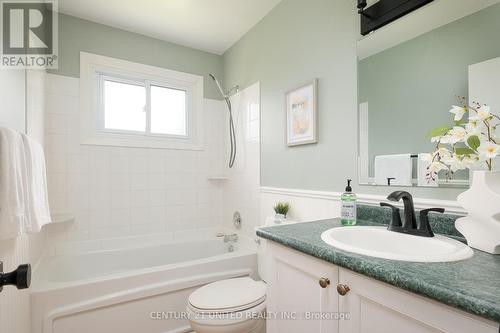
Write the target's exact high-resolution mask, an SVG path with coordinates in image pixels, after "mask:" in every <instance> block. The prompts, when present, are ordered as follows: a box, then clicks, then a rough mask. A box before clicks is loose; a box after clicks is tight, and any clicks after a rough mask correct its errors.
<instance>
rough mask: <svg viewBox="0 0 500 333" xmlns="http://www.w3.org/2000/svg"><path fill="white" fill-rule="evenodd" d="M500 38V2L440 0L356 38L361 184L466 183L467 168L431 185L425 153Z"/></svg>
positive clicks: (499, 52) (498, 53)
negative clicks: (435, 130)
mask: <svg viewBox="0 0 500 333" xmlns="http://www.w3.org/2000/svg"><path fill="white" fill-rule="evenodd" d="M499 35H500V3H499V1H498V0H497V1H492V0H490V1H487V0H477V1H459V2H457V1H455V0H451V1H450V0H436V1H434V2H432V3H431V4H429V5H427V6H425V7H423V8H421V9H419V10H417V11H415V12H414V13H412V14H410V15H408V16H405V17H403V18H401V19H400V20H398V21H396V22H394V23H392V24H390V25H388V26H386V27H384V28H382V29H380V30H378V31H376V32H375V33H373V34H371V35H368V36H366V37H364V38H362V39H360V40H359V41H358V105H359V110H358V112H359V113H358V119H359V128H358V134H359V153H358V175H359V183H360V184H363V185H386V186H387V185H388V184H390V185H392V186H428V187H436V186H440V187H450V186H453V187H468V185H469V172H468V171H466V170H462V171H458V172H456V173H455V174H454V175H453V177H452V178H451V179H447V177H446V176H445V175H444V174H443V173H440V174H439V177H438V179H437V181H436V182H429V181H428V180H427V179H426V177H425V175H426V173H427V165H426V163H425V162H423V161H419V154H422V153H430V152H432V151H433V150H434V148H435V143H432V142H431V141H430V138H429V137H428V136H427V134H428V133H429V131H430V130H431V129H433V128H435V127H438V126H440V125H446V124H450V123H451V124H452V123H453V115H452V114H451V113H449V110H450V109H451V106H452V105H460V104H459V103H460V102H459V100H458V98H457V96H463V97H465V98H466V99H468V98H469V97H471V96H469V93H470V91H471V89H472V88H471V87H470V85H471V84H470V83H469V70H470V66H473V65H474V64H477V63H481V62H484V61H487V60H490V59H493V58H497V57H500V43H498V36H499ZM497 91H498V90H497ZM497 95H498V94H497ZM471 102H472V101H471ZM482 103H487V102H486V101H484V102H482Z"/></svg>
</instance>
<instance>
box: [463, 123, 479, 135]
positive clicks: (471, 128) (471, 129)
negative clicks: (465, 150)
mask: <svg viewBox="0 0 500 333" xmlns="http://www.w3.org/2000/svg"><path fill="white" fill-rule="evenodd" d="M482 128H483V126H482V123H479V122H478V121H477V120H472V121H469V122H468V123H467V124H466V125H465V130H466V131H467V133H468V134H469V136H471V135H479V134H481V130H482Z"/></svg>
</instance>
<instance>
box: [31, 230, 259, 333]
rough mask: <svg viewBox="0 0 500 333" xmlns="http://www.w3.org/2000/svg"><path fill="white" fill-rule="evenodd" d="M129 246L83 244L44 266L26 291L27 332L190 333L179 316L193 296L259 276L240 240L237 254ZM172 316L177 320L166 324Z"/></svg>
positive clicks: (218, 246)
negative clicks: (234, 280)
mask: <svg viewBox="0 0 500 333" xmlns="http://www.w3.org/2000/svg"><path fill="white" fill-rule="evenodd" d="M127 243H128V242H127V240H123V239H121V240H118V241H117V240H108V241H99V242H95V241H94V242H87V243H83V245H82V244H78V245H76V246H69V247H65V248H64V249H63V250H60V249H59V250H58V251H57V252H58V255H55V256H51V257H48V258H46V259H44V260H42V262H41V263H40V264H39V265H38V266H37V267H36V269H35V271H34V273H33V283H32V287H31V316H32V333H80V332H81V333H87V332H93V333H100V332H103V333H104V332H105V333H114V332H119V333H128V332H130V333H132V332H134V333H136V332H140V333H153V332H154V333H156V332H161V333H165V332H190V329H189V324H188V322H187V320H186V318H184V317H182V316H183V312H184V310H185V308H186V302H187V297H188V295H189V294H190V293H191V292H192V291H194V290H195V289H196V288H199V287H200V286H202V285H204V284H207V283H210V282H213V281H216V280H220V279H226V278H231V277H238V276H252V277H254V278H256V272H257V267H256V265H257V255H256V249H255V246H254V244H253V241H252V240H251V239H248V238H245V237H240V239H239V241H238V244H237V245H236V250H235V251H234V252H228V245H227V244H224V243H223V242H222V240H221V239H217V238H215V237H213V238H206V239H198V240H183V241H182V242H179V241H178V242H175V241H169V242H165V241H161V240H158V239H157V238H155V241H154V242H153V241H151V242H149V240H148V239H142V240H140V241H138V238H134V239H133V240H132V239H130V246H124V244H127ZM144 243H148V244H150V245H148V246H144ZM132 244H133V245H132ZM139 244H143V245H142V246H139ZM173 312H178V313H179V314H180V317H179V316H177V317H174V318H166V317H169V316H170V315H172V313H173Z"/></svg>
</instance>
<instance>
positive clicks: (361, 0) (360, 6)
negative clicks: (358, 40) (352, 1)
mask: <svg viewBox="0 0 500 333" xmlns="http://www.w3.org/2000/svg"><path fill="white" fill-rule="evenodd" d="M366 6H367V3H366V0H358V14H360V15H363V16H365V17H368V18H371V16H370V15H368V14H366V13H365V11H364V10H365V8H366Z"/></svg>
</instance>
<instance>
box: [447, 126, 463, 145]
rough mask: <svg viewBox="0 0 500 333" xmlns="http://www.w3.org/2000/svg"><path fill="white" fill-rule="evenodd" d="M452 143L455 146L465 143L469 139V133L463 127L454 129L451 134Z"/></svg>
mask: <svg viewBox="0 0 500 333" xmlns="http://www.w3.org/2000/svg"><path fill="white" fill-rule="evenodd" d="M448 134H449V136H450V143H451V144H455V143H457V142H461V141H465V140H466V139H467V131H466V130H465V128H463V127H461V126H455V127H453V128H452V129H451V130H450V131H449V132H448Z"/></svg>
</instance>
